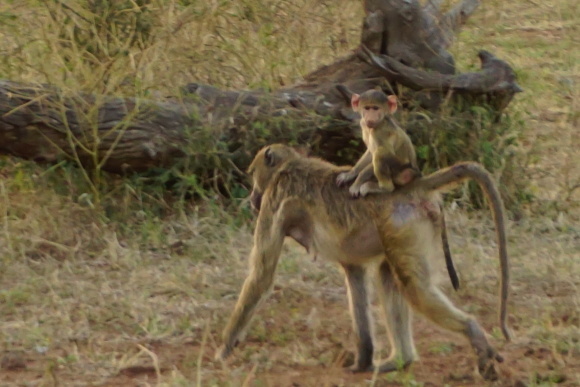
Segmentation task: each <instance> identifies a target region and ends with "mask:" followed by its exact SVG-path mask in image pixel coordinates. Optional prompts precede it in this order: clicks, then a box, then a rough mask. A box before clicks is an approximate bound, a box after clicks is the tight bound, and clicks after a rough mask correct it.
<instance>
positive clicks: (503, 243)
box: [400, 162, 511, 341]
mask: <svg viewBox="0 0 580 387" xmlns="http://www.w3.org/2000/svg"><path fill="white" fill-rule="evenodd" d="M465 179H472V180H475V181H476V182H477V183H478V184H479V186H480V187H481V189H483V192H484V193H485V196H486V197H487V200H488V202H489V203H490V205H491V209H492V214H493V218H494V222H495V228H496V234H497V243H498V248H499V261H500V268H501V284H500V315H499V318H500V326H501V331H502V333H503V335H504V337H505V338H506V340H508V341H509V340H511V332H510V330H509V328H508V326H507V301H508V297H509V261H508V255H507V240H506V232H505V211H504V207H503V201H502V200H501V196H500V194H499V191H498V189H497V186H496V184H495V182H494V180H493V177H492V176H491V174H490V173H489V172H488V171H487V170H486V169H485V168H484V167H483V166H482V165H481V164H478V163H475V162H459V163H457V164H454V165H452V166H450V167H447V168H444V169H441V170H439V171H436V172H434V173H432V174H430V175H427V176H424V177H422V178H419V179H416V180H414V181H413V182H411V183H409V184H408V185H406V186H404V187H402V188H401V189H400V191H404V192H412V191H417V190H419V191H420V190H423V191H443V190H445V189H448V188H450V187H452V186H453V185H455V184H457V183H459V182H461V181H463V180H465Z"/></svg>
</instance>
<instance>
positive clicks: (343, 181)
mask: <svg viewBox="0 0 580 387" xmlns="http://www.w3.org/2000/svg"><path fill="white" fill-rule="evenodd" d="M355 178H356V173H353V171H352V170H350V171H348V172H341V173H339V174H338V176H337V177H336V185H337V186H339V187H343V186H345V185H347V184H348V183H350V182H351V181H353V180H354V179H355Z"/></svg>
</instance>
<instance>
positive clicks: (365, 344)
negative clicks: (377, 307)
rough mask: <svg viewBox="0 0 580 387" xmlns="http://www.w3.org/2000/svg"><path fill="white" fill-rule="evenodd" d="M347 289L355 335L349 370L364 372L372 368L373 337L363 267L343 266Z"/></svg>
mask: <svg viewBox="0 0 580 387" xmlns="http://www.w3.org/2000/svg"><path fill="white" fill-rule="evenodd" d="M342 267H343V269H344V274H345V277H346V287H347V289H348V304H349V307H350V313H351V316H352V322H353V328H354V333H355V335H356V347H357V357H356V360H355V363H354V365H353V366H352V368H351V370H352V371H353V372H364V371H369V370H371V369H372V366H373V335H372V324H371V316H370V310H369V297H368V294H367V285H366V280H365V276H366V270H365V268H364V267H363V266H358V265H357V266H355V265H343V266H342Z"/></svg>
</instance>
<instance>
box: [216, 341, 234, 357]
mask: <svg viewBox="0 0 580 387" xmlns="http://www.w3.org/2000/svg"><path fill="white" fill-rule="evenodd" d="M231 353H232V349H231V348H228V347H227V346H225V345H222V346H221V347H219V348H218V350H217V352H216V354H215V357H214V359H215V360H216V361H218V360H221V361H224V360H226V359H227V358H228V356H230V355H231Z"/></svg>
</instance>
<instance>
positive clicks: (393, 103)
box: [387, 95, 397, 114]
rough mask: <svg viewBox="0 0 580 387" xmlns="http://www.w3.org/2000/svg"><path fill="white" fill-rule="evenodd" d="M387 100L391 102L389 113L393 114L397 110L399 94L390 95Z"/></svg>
mask: <svg viewBox="0 0 580 387" xmlns="http://www.w3.org/2000/svg"><path fill="white" fill-rule="evenodd" d="M387 101H388V104H389V113H391V114H393V113H394V112H396V111H397V96H396V95H389V96H388V97H387Z"/></svg>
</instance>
